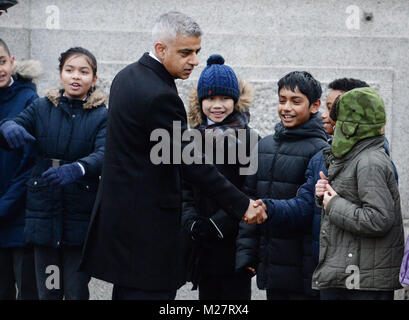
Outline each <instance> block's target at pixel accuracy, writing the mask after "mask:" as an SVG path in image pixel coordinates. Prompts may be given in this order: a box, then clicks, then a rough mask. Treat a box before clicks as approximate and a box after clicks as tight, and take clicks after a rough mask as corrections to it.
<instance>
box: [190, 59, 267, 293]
mask: <svg viewBox="0 0 409 320" xmlns="http://www.w3.org/2000/svg"><path fill="white" fill-rule="evenodd" d="M207 64H208V65H207V67H206V68H205V69H204V70H203V72H202V74H201V76H200V79H199V83H198V87H197V90H196V88H195V89H194V90H192V93H191V95H190V105H189V110H188V119H189V124H190V126H191V127H193V128H194V129H196V130H198V131H199V132H200V135H201V136H202V140H203V142H204V143H202V144H201V145H202V148H203V149H204V150H205V152H206V156H208V159H209V161H210V160H212V163H214V164H215V166H216V167H217V169H218V170H219V172H220V173H222V174H223V175H224V176H225V177H226V178H227V179H229V181H230V182H232V183H233V184H234V185H235V186H236V187H238V188H239V189H242V188H243V184H244V180H245V177H246V176H245V175H244V174H243V173H242V172H241V171H243V169H250V168H249V167H248V166H247V164H246V163H241V161H240V159H243V157H240V156H239V155H238V154H237V153H240V152H241V153H243V152H245V153H246V154H249V153H250V151H251V149H252V146H253V147H255V145H256V144H257V142H258V139H259V137H258V134H257V133H256V132H255V131H254V130H252V129H250V127H249V126H248V123H249V121H250V114H249V107H250V105H251V103H252V102H253V88H252V86H251V85H250V84H249V83H246V82H244V81H242V80H238V79H237V77H236V75H235V73H234V71H233V70H232V69H231V68H230V67H229V66H226V65H224V59H223V58H222V57H221V56H220V55H212V56H211V57H210V58H209V59H208V61H207ZM207 133H212V135H213V136H210V139H208V137H209V136H207V135H206V134H207ZM205 144H209V146H210V147H211V148H212V150H213V155H212V156H211V155H210V152H209V149H207V148H206V147H205ZM220 147H222V148H220ZM205 148H206V149H205ZM231 151H233V152H234V153H236V157H235V158H232V157H231V156H232V153H231ZM218 154H219V155H220V156H221V157H220V158H222V159H220V158H217V155H218ZM242 155H243V154H242ZM218 159H219V160H223V161H218ZM229 160H236V161H229ZM182 225H183V229H184V231H185V233H186V234H187V235H188V236H189V238H190V240H189V242H190V246H191V247H190V249H191V250H190V252H189V254H188V257H189V258H188V260H187V261H186V264H187V266H185V267H187V271H188V276H187V281H191V282H192V283H193V285H194V286H193V288H194V289H195V288H196V287H197V285H198V286H199V299H200V300H232V299H234V300H249V299H250V297H251V281H250V280H251V273H250V272H248V271H247V270H244V272H240V273H235V254H236V237H237V234H238V230H239V221H238V220H235V219H234V218H232V217H231V216H229V215H228V214H227V213H226V212H225V211H224V210H223V209H222V208H221V207H220V206H219V205H218V204H217V203H215V202H214V201H213V200H211V199H210V198H209V197H207V196H206V195H205V194H203V192H200V190H199V189H198V188H195V187H193V186H192V185H189V184H188V183H187V182H185V183H184V189H183V212H182Z"/></svg>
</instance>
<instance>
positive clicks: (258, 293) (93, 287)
mask: <svg viewBox="0 0 409 320" xmlns="http://www.w3.org/2000/svg"><path fill="white" fill-rule="evenodd" d="M191 288H192V284H191V283H188V284H186V285H185V286H183V287H182V288H180V289H179V290H178V292H177V294H176V300H198V291H197V290H195V291H192V290H191ZM89 289H90V300H111V295H112V284H110V283H107V282H105V281H101V280H98V279H95V278H92V279H91V281H90V283H89ZM251 299H252V300H265V299H266V293H265V291H264V290H259V289H258V288H257V285H256V278H255V277H253V279H252V294H251Z"/></svg>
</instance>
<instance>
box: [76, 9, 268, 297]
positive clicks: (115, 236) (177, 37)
mask: <svg viewBox="0 0 409 320" xmlns="http://www.w3.org/2000/svg"><path fill="white" fill-rule="evenodd" d="M152 35H153V40H154V50H153V52H150V53H145V54H144V55H143V56H142V58H140V59H139V61H137V62H135V63H133V64H131V65H129V66H127V67H126V68H125V69H123V70H122V71H120V72H119V73H118V74H117V76H116V77H115V79H114V80H113V82H112V86H111V92H110V101H109V112H108V128H107V136H106V151H105V158H104V164H103V170H102V179H101V182H100V186H99V191H98V195H97V199H96V202H95V206H94V210H93V214H92V217H91V223H90V228H89V231H88V236H87V241H86V243H85V247H84V252H83V259H82V262H81V266H80V268H81V269H83V270H85V271H86V272H88V273H89V274H90V275H91V276H93V277H96V278H99V279H103V280H105V281H108V282H111V283H113V284H114V289H113V299H148V300H158V299H160V300H172V299H174V297H175V295H176V290H177V289H178V288H179V287H180V286H181V285H182V284H183V283H184V281H183V274H182V270H181V268H179V263H178V259H179V253H180V248H179V247H180V244H181V241H180V236H181V230H180V215H181V206H182V201H181V200H182V195H181V180H182V176H183V179H186V180H187V181H189V182H191V183H192V184H194V185H196V186H197V187H198V188H200V189H201V190H202V191H203V192H204V193H205V194H207V195H208V196H209V197H211V198H212V199H214V201H216V202H217V203H219V204H220V206H221V207H223V208H224V209H225V210H226V212H228V213H229V214H231V215H232V216H235V217H236V218H237V219H238V220H239V219H242V218H243V220H244V221H245V222H247V223H249V224H255V223H262V222H264V221H265V220H266V219H267V216H266V213H265V212H264V209H263V208H262V207H261V206H259V207H257V205H255V202H254V201H253V200H249V198H248V197H247V196H246V195H244V194H243V193H242V192H241V191H239V190H238V189H237V188H236V187H235V186H234V185H233V184H231V183H230V182H229V181H228V180H226V179H225V178H224V177H223V176H222V175H221V174H220V173H218V171H217V169H216V168H215V167H214V166H213V165H209V164H191V165H186V164H184V163H183V162H182V163H180V164H179V163H176V161H174V160H175V158H180V154H179V156H178V155H177V154H176V155H175V152H174V150H180V152H182V151H183V148H184V147H185V146H186V143H187V142H182V141H180V138H179V139H178V138H177V137H176V136H174V135H173V122H176V123H179V126H180V127H181V129H182V132H183V131H184V130H186V128H187V120H186V111H185V108H184V105H183V102H182V100H181V99H180V97H179V95H178V92H177V88H176V85H175V81H174V80H175V79H187V78H189V76H190V74H191V73H192V71H193V69H194V67H195V66H197V65H198V64H199V60H198V57H197V55H198V53H199V51H200V44H201V35H202V32H201V30H200V27H199V25H198V24H197V23H196V22H194V21H193V20H192V19H191V18H190V17H188V16H186V15H184V14H182V13H179V12H169V13H166V14H164V15H162V16H160V17H159V19H158V20H157V22H156V24H155V27H154V28H153V32H152ZM155 129H162V130H166V131H167V132H168V133H169V135H170V143H171V145H172V148H171V150H173V152H172V153H171V154H169V155H168V156H169V157H170V158H171V159H172V161H171V164H154V163H153V162H152V159H151V158H150V153H151V149H152V147H153V146H154V145H155V142H154V141H151V134H152V132H153V131H154V130H155ZM175 146H176V148H175ZM168 151H169V152H170V150H168ZM202 158H203V156H202ZM204 162H205V161H202V163H204Z"/></svg>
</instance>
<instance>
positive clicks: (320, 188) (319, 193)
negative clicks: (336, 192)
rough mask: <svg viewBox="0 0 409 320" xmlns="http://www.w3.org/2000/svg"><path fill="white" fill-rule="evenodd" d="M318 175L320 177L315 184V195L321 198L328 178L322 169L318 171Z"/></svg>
mask: <svg viewBox="0 0 409 320" xmlns="http://www.w3.org/2000/svg"><path fill="white" fill-rule="evenodd" d="M320 177H321V179H320V180H318V181H317V183H316V185H315V195H316V196H317V197H318V198H321V197H323V196H324V193H325V191H326V190H327V189H326V186H327V185H328V179H327V177H326V176H325V174H324V173H323V172H322V171H320Z"/></svg>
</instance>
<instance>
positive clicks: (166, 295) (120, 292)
mask: <svg viewBox="0 0 409 320" xmlns="http://www.w3.org/2000/svg"><path fill="white" fill-rule="evenodd" d="M175 297H176V290H174V291H147V290H140V289H136V288H129V287H121V286H118V285H116V284H114V288H113V289H112V300H175Z"/></svg>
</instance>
